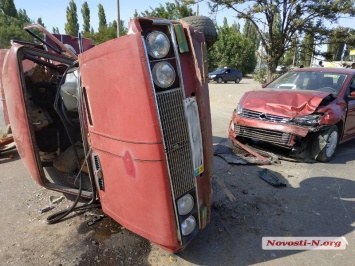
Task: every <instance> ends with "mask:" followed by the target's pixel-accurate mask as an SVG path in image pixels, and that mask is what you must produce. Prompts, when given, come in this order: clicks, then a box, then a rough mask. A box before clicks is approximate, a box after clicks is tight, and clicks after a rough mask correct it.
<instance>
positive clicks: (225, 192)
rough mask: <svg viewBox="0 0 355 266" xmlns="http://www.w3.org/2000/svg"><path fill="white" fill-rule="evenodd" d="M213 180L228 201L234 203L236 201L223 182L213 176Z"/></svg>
mask: <svg viewBox="0 0 355 266" xmlns="http://www.w3.org/2000/svg"><path fill="white" fill-rule="evenodd" d="M213 178H214V180H216V182H217V184H218V185H219V186H220V187H221V188H222V190H223V192H224V194H226V196H227V197H228V199H229V200H230V201H236V200H237V199H236V198H235V197H234V195H233V193H232V192H231V191H230V190H229V189H228V188H227V186H226V185H225V184H224V181H223V180H222V179H220V178H219V177H217V176H215V175H214V176H213Z"/></svg>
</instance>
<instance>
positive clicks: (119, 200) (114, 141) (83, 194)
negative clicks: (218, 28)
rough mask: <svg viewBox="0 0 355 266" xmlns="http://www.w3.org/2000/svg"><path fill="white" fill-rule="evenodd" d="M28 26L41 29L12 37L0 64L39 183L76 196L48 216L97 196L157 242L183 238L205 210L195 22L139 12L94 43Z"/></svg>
mask: <svg viewBox="0 0 355 266" xmlns="http://www.w3.org/2000/svg"><path fill="white" fill-rule="evenodd" d="M194 19H195V20H198V21H200V20H201V18H200V17H198V18H194ZM210 24H211V25H212V26H213V23H212V21H210ZM213 27H214V26H213ZM213 29H214V28H213ZM25 30H26V31H28V33H29V34H31V35H32V36H34V37H35V38H36V39H37V40H38V41H37V42H36V43H25V42H22V41H16V40H13V41H12V46H11V48H10V49H9V50H8V51H6V56H5V57H4V63H3V69H2V73H1V76H0V81H1V84H2V87H3V92H4V95H5V100H6V101H5V102H4V104H6V106H7V112H8V118H9V119H8V121H9V123H10V124H11V128H12V133H13V139H14V141H15V143H16V146H17V149H18V152H19V154H20V156H21V159H22V160H23V162H24V165H25V167H26V168H27V169H28V171H29V173H30V174H31V175H32V177H33V179H34V180H35V181H36V182H37V183H38V184H39V185H41V186H43V187H45V188H47V189H51V190H55V191H59V192H63V193H64V194H71V195H75V196H76V199H75V201H74V203H73V205H72V206H71V207H70V208H69V209H67V210H64V211H62V212H59V213H56V214H54V215H51V216H50V217H48V219H47V222H49V223H55V222H58V221H60V220H61V219H63V218H64V217H65V216H66V215H68V214H69V213H70V212H72V211H76V210H81V211H82V210H87V209H89V208H91V207H95V206H98V205H100V206H101V207H102V210H103V212H104V213H106V214H107V215H108V216H110V217H112V218H113V219H114V220H116V221H117V222H119V223H120V224H122V225H123V226H124V227H125V228H127V229H129V230H131V231H133V232H135V233H136V234H138V235H140V236H142V237H145V238H147V239H148V240H150V241H152V242H154V243H156V244H158V245H160V246H161V247H163V248H164V249H166V250H169V251H172V252H176V251H179V250H182V249H183V248H185V247H186V246H187V244H188V243H189V242H190V241H191V240H192V239H193V238H194V237H195V236H196V235H197V234H198V232H200V231H201V230H202V229H204V228H205V226H206V225H207V224H208V223H209V221H210V210H211V179H212V131H211V117H210V107H209V95H208V87H207V84H208V70H207V67H206V60H207V46H206V43H207V39H205V36H204V34H203V33H202V32H200V31H198V30H197V29H196V28H193V27H192V26H190V25H189V24H188V23H186V22H184V21H170V20H161V19H148V18H135V19H133V20H132V21H131V23H130V26H129V30H128V34H127V35H126V36H122V37H120V38H116V39H113V40H110V41H107V42H105V43H103V44H101V45H98V46H94V45H92V44H90V42H89V41H87V40H85V39H83V38H81V37H80V36H79V38H74V37H70V36H59V38H58V37H56V36H53V35H52V34H50V33H49V32H48V31H46V30H45V29H44V28H43V27H41V26H40V25H31V26H28V27H26V28H25ZM34 30H35V31H34ZM38 30H40V31H42V32H43V34H44V36H45V38H44V39H42V38H41V37H39V36H38V35H36V33H35V32H36V31H38ZM214 30H215V29H214ZM2 54H3V53H2ZM132 73H134V75H132ZM80 199H86V200H87V201H86V202H85V204H83V205H80V203H79V201H80Z"/></svg>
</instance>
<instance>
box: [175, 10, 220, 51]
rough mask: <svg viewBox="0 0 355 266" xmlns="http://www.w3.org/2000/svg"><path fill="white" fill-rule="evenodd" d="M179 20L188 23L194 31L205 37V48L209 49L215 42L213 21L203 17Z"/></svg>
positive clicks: (215, 32)
mask: <svg viewBox="0 0 355 266" xmlns="http://www.w3.org/2000/svg"><path fill="white" fill-rule="evenodd" d="M181 20H183V21H185V22H187V23H189V24H190V25H192V26H193V27H194V28H195V29H197V30H198V31H200V32H202V33H203V34H204V35H205V41H206V45H207V48H209V47H211V46H212V45H213V44H214V43H215V42H216V41H217V31H216V27H215V25H214V24H213V21H212V20H211V19H210V18H209V17H205V16H191V17H185V18H182V19H181Z"/></svg>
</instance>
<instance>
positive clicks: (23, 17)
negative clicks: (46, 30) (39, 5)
mask: <svg viewBox="0 0 355 266" xmlns="http://www.w3.org/2000/svg"><path fill="white" fill-rule="evenodd" d="M17 18H18V20H19V21H20V22H21V26H20V27H21V28H23V27H24V26H26V25H28V24H31V23H32V21H31V19H30V18H29V17H28V16H27V12H26V10H25V9H21V8H20V9H19V10H18V13H17Z"/></svg>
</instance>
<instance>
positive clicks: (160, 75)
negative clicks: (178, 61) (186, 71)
mask: <svg viewBox="0 0 355 266" xmlns="http://www.w3.org/2000/svg"><path fill="white" fill-rule="evenodd" d="M152 74H153V81H154V83H155V85H157V86H158V87H160V88H163V89H165V88H167V87H170V86H171V85H173V83H174V81H175V76H176V74H175V70H174V68H173V66H172V65H171V64H169V63H168V62H164V61H162V62H158V63H156V64H155V65H154V67H153V69H152Z"/></svg>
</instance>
